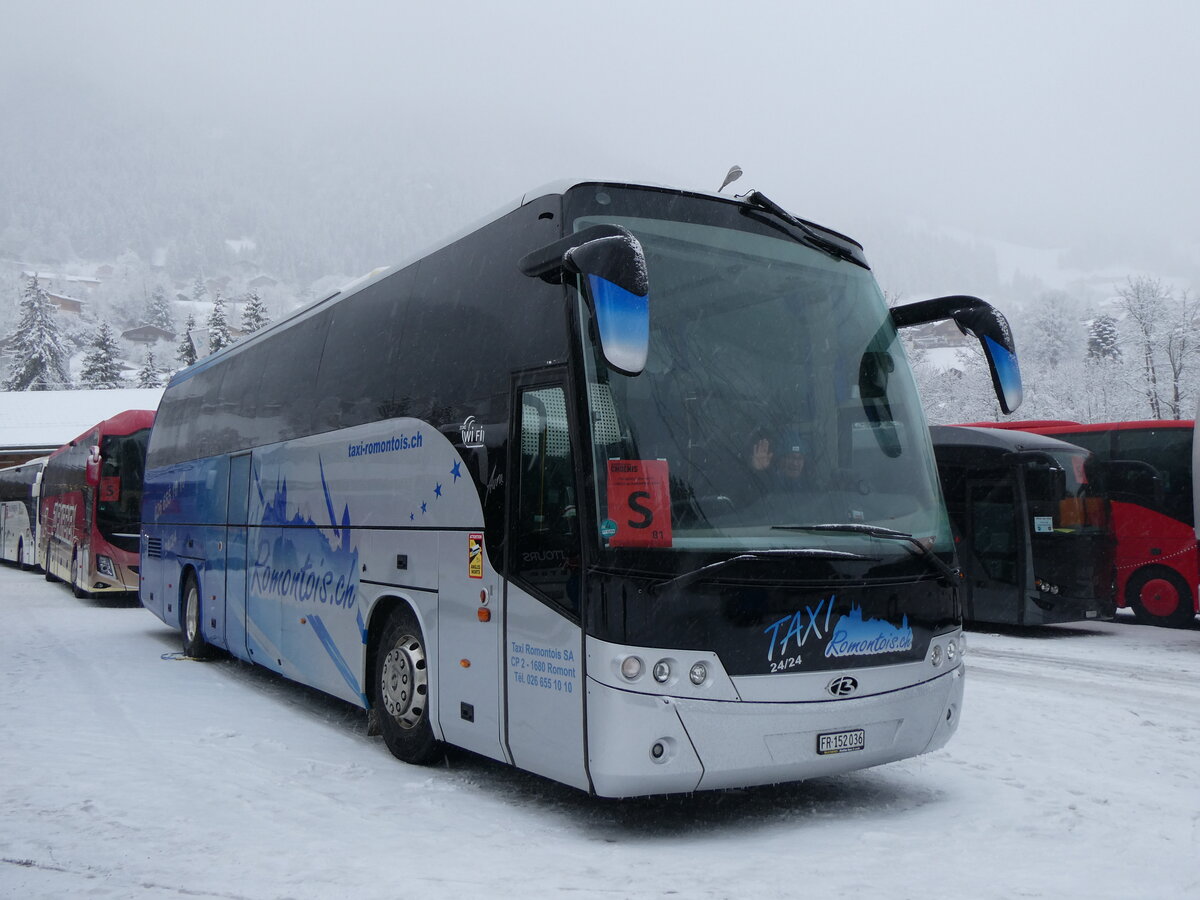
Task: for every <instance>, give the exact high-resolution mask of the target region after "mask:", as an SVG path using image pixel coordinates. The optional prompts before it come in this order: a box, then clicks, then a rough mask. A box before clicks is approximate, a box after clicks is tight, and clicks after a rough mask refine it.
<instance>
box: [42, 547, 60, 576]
mask: <svg viewBox="0 0 1200 900" xmlns="http://www.w3.org/2000/svg"><path fill="white" fill-rule="evenodd" d="M43 563H44V565H43V566H42V574H43V575H44V576H45V578H46V580H47V581H58V579H57V578H55V577H54V576H53V575H51V574H50V545H49V544H47V545H46V558H45V560H43Z"/></svg>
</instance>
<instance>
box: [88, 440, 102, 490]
mask: <svg viewBox="0 0 1200 900" xmlns="http://www.w3.org/2000/svg"><path fill="white" fill-rule="evenodd" d="M100 462H101V460H100V448H99V447H97V446H96V445H95V444H93V445H92V446H91V448H89V449H88V455H87V463H86V464H85V466H84V478H85V479H86V480H87V483H88V486H89V487H96V485H98V484H99V483H100Z"/></svg>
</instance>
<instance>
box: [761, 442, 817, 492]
mask: <svg viewBox="0 0 1200 900" xmlns="http://www.w3.org/2000/svg"><path fill="white" fill-rule="evenodd" d="M807 456H808V444H807V443H805V441H804V438H803V437H802V436H801V435H800V432H799V430H798V429H796V428H794V427H793V428H787V429H784V431H783V433H782V434H780V435H779V436H778V437H771V436H769V435H767V434H764V433H760V434H759V435H758V436H757V438H756V440H754V442H753V443H752V444H751V448H750V468H751V470H752V471H753V472H754V473H755V474H756V476H757V478H756V480H757V481H759V483H760V484H762V486H763V489H764V490H765V491H767V492H771V491H776V490H796V489H797V488H800V487H801V486H802V485H803V484H804V479H803V475H804V463H805V461H806V459H807Z"/></svg>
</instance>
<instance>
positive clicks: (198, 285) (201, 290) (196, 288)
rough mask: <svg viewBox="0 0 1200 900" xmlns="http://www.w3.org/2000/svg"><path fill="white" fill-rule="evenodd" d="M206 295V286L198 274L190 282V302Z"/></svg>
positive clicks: (198, 300)
mask: <svg viewBox="0 0 1200 900" xmlns="http://www.w3.org/2000/svg"><path fill="white" fill-rule="evenodd" d="M207 296H208V288H206V287H205V286H204V279H203V278H201V277H200V276H199V275H197V276H196V280H195V281H193V282H192V302H194V303H199V302H201V301H202V300H203V299H204V298H205V297H207Z"/></svg>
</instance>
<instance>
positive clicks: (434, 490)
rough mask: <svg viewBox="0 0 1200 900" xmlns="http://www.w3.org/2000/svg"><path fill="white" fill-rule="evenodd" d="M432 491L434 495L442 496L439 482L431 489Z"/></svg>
mask: <svg viewBox="0 0 1200 900" xmlns="http://www.w3.org/2000/svg"><path fill="white" fill-rule="evenodd" d="M433 493H434V494H435V495H436V496H438V497H440V496H442V486H441V485H440V484H439V485H437V486H436V487H435V488H434V489H433Z"/></svg>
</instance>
